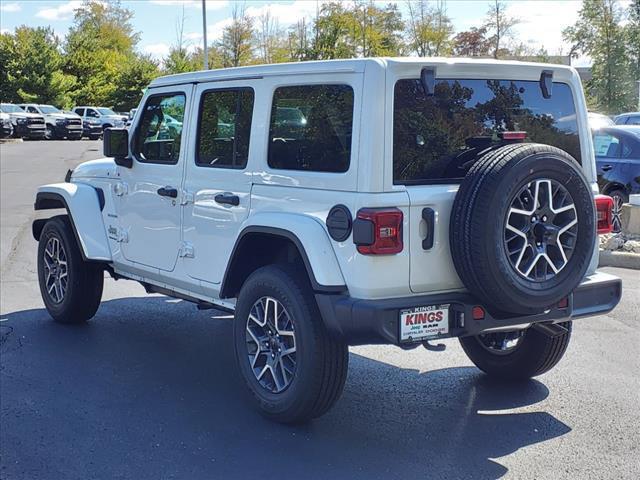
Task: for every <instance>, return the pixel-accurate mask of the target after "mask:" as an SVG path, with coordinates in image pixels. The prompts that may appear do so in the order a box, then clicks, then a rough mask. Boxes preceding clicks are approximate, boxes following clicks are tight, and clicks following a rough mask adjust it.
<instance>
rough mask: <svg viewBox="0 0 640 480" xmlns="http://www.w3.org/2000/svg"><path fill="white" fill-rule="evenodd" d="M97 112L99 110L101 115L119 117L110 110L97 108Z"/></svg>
mask: <svg viewBox="0 0 640 480" xmlns="http://www.w3.org/2000/svg"><path fill="white" fill-rule="evenodd" d="M96 110H98V111H99V112H100V114H101V115H117V113H116V112H114V111H113V110H111V109H110V108H96Z"/></svg>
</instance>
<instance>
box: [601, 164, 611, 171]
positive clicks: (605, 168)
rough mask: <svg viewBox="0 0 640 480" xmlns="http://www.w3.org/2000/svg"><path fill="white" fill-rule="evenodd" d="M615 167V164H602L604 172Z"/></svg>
mask: <svg viewBox="0 0 640 480" xmlns="http://www.w3.org/2000/svg"><path fill="white" fill-rule="evenodd" d="M612 168H613V165H603V166H602V171H603V172H608V171H609V170H611V169H612Z"/></svg>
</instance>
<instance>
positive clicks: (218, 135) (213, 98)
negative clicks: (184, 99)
mask: <svg viewBox="0 0 640 480" xmlns="http://www.w3.org/2000/svg"><path fill="white" fill-rule="evenodd" d="M253 96H254V94H253V89H251V88H240V89H233V90H216V91H210V92H205V93H204V94H203V95H202V99H201V102H200V113H199V122H198V139H197V142H198V144H197V155H196V164H197V165H199V166H201V167H221V168H244V167H245V166H246V165H247V160H248V158H249V138H250V136H251V117H252V116H253Z"/></svg>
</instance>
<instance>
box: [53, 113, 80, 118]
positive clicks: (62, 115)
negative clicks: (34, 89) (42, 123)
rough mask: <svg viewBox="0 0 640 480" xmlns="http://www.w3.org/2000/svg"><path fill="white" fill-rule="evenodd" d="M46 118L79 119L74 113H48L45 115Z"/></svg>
mask: <svg viewBox="0 0 640 480" xmlns="http://www.w3.org/2000/svg"><path fill="white" fill-rule="evenodd" d="M47 117H51V118H80V116H79V115H76V114H75V113H50V114H48V115H47Z"/></svg>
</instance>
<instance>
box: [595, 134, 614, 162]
mask: <svg viewBox="0 0 640 480" xmlns="http://www.w3.org/2000/svg"><path fill="white" fill-rule="evenodd" d="M593 148H594V150H595V151H596V157H610V158H618V157H620V140H618V139H617V138H616V137H614V136H613V135H609V134H606V133H596V134H595V135H594V136H593Z"/></svg>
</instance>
